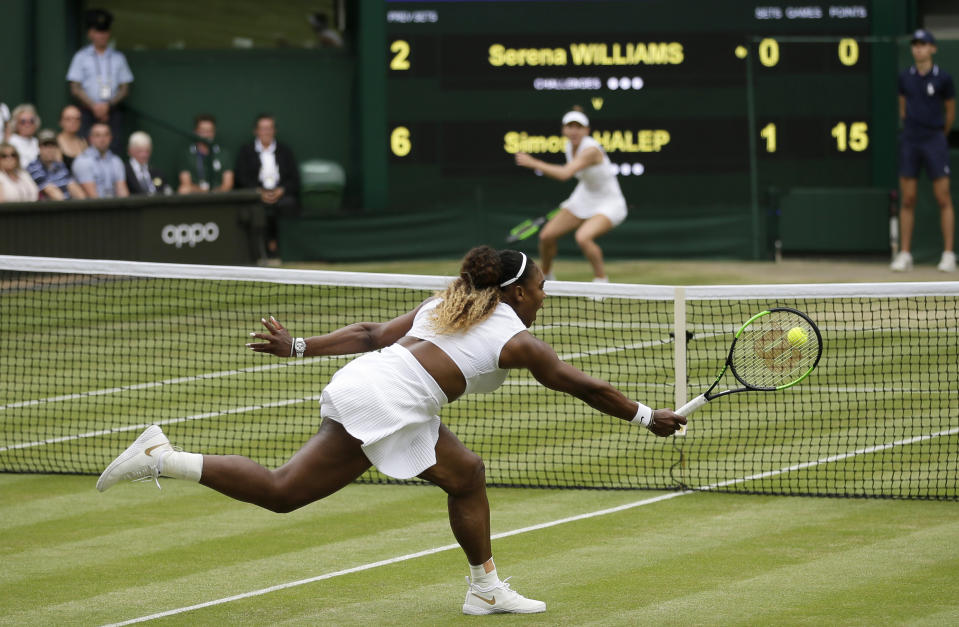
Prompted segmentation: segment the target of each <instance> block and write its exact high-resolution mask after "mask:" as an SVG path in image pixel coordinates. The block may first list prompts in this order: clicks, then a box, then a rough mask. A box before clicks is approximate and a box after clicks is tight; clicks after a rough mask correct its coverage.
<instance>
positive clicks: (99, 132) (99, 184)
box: [73, 122, 130, 198]
mask: <svg viewBox="0 0 959 627" xmlns="http://www.w3.org/2000/svg"><path fill="white" fill-rule="evenodd" d="M112 139H113V135H112V133H110V126H109V125H108V124H106V123H105V122H96V123H95V124H94V125H93V127H92V128H91V129H90V147H89V148H87V149H86V150H84V151H83V152H82V153H80V156H79V157H77V158H76V159H75V160H74V162H73V176H74V177H75V178H76V179H77V182H78V183H80V186H81V187H83V191H84V192H86V194H87V196H88V197H89V198H125V197H126V196H129V195H130V191H129V190H128V189H127V181H126V172H125V171H124V169H123V161H121V160H120V157H118V156H116V155H115V154H113V153H112V152H110V141H111V140H112Z"/></svg>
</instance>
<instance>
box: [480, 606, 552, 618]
mask: <svg viewBox="0 0 959 627" xmlns="http://www.w3.org/2000/svg"><path fill="white" fill-rule="evenodd" d="M545 611H546V606H545V605H543V607H542V608H535V609H529V610H498V609H496V608H490V609H486V608H485V607H476V606H475V605H463V613H464V614H467V615H469V616H487V615H489V614H540V613H542V612H545Z"/></svg>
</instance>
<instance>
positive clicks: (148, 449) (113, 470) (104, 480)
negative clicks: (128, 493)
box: [97, 425, 173, 492]
mask: <svg viewBox="0 0 959 627" xmlns="http://www.w3.org/2000/svg"><path fill="white" fill-rule="evenodd" d="M172 450H173V446H171V445H170V440H168V439H167V437H166V435H164V434H163V429H161V428H160V427H158V426H156V425H150V426H149V427H147V430H146V431H144V432H143V433H141V434H140V437H138V438H137V439H136V440H135V441H134V442H133V444H131V445H130V446H129V447H128V448H127V450H125V451H123V452H122V453H120V455H119V456H118V457H117V458H116V459H115V460H113V462H112V463H111V464H110V465H109V466H107V469H106V470H104V471H103V474H102V475H100V478H99V479H98V480H97V490H99V491H100V492H105V491H107V490H108V489H109V488H112V487H113V486H114V485H116V484H117V483H119V482H120V481H122V480H124V479H125V480H127V481H145V480H149V479H153V480H154V481H156V484H157V487H158V488H159V487H160V481H159V480H158V479H157V477H159V476H160V471H159V469H158V468H157V463H158V462H159V461H160V460H159V455H160V453H162V452H164V451H172Z"/></svg>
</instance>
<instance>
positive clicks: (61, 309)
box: [0, 256, 959, 500]
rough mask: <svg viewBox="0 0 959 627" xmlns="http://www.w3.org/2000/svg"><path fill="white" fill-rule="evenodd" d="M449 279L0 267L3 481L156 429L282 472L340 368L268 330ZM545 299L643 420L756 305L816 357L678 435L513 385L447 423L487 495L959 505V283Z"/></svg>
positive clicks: (361, 315) (570, 350) (312, 426)
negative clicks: (265, 335)
mask: <svg viewBox="0 0 959 627" xmlns="http://www.w3.org/2000/svg"><path fill="white" fill-rule="evenodd" d="M448 280H449V278H448V277H427V276H410V275H387V274H369V273H342V272H320V271H302V270H279V269H267V268H242V267H213V266H187V265H173V264H144V263H135V262H117V261H112V262H111V261H90V260H76V259H53V258H34V257H11V256H0V319H2V320H4V322H5V331H4V339H3V349H2V351H0V377H2V380H3V381H4V385H3V387H2V391H0V471H4V472H43V473H83V474H99V472H100V471H101V470H102V469H103V468H104V467H105V466H106V465H107V464H108V463H109V462H110V461H111V460H112V459H113V457H114V456H115V455H116V454H117V453H118V452H119V451H121V450H123V449H124V448H125V447H126V446H127V445H128V444H129V442H131V441H132V440H133V438H134V437H135V436H136V435H137V434H138V433H139V432H140V431H141V430H142V429H143V428H145V427H146V426H147V425H149V424H160V425H163V427H164V430H165V431H166V432H167V433H168V435H169V436H170V439H171V441H172V442H173V443H174V444H176V445H178V446H181V447H183V448H184V449H186V450H189V451H194V452H202V453H212V454H227V453H238V454H242V455H247V456H249V457H251V458H253V459H255V460H256V461H258V462H260V463H262V464H263V465H265V466H267V467H276V466H278V465H280V464H282V463H283V462H284V461H286V460H287V459H288V458H289V457H290V456H291V455H292V454H293V453H294V452H295V451H296V450H297V449H298V448H299V447H300V446H301V445H302V444H303V443H304V442H305V441H306V440H307V438H309V437H310V436H311V435H312V434H313V433H314V432H315V431H316V429H317V427H318V423H319V407H318V405H317V402H318V400H319V395H320V393H321V391H322V389H323V386H324V384H325V383H326V382H327V381H328V380H329V379H330V377H331V376H332V375H333V373H334V372H335V371H336V370H337V369H338V368H340V367H341V366H343V365H344V364H345V363H347V362H348V361H349V359H350V358H351V357H349V356H346V357H313V358H305V359H295V360H284V359H277V358H275V357H271V356H267V355H259V354H255V353H252V352H250V351H249V350H248V349H246V348H245V347H244V344H245V343H246V342H247V341H249V333H250V332H252V331H259V330H260V329H261V328H262V327H261V326H260V323H259V320H260V318H261V317H265V316H269V315H274V316H276V318H277V319H278V320H279V321H281V322H282V323H283V324H284V325H285V326H286V327H287V328H289V329H291V332H292V333H294V334H295V335H300V336H309V335H318V334H321V333H325V332H328V331H331V330H333V329H336V328H339V327H341V326H344V325H346V324H349V323H352V322H357V321H361V320H368V321H383V320H388V319H390V318H393V317H395V316H397V315H400V314H402V313H405V312H407V311H409V310H410V309H412V308H414V307H415V306H416V305H418V304H419V303H420V302H422V301H423V300H424V299H425V298H427V297H428V296H429V295H431V294H432V293H433V292H435V291H436V290H438V289H442V288H443V287H444V286H445V285H446V282H447V281H448ZM546 291H547V294H548V295H549V298H548V299H547V301H546V306H545V307H544V309H543V310H542V311H541V312H540V314H539V317H538V319H537V321H536V323H535V324H534V325H533V327H532V328H531V331H532V332H533V333H534V334H535V335H537V336H538V337H540V338H541V339H543V340H545V341H547V342H548V343H550V344H551V345H552V346H553V347H554V348H555V350H556V352H557V353H558V354H559V355H560V357H562V358H563V359H565V360H567V361H569V362H570V363H572V364H574V365H575V366H577V367H579V368H580V369H582V370H584V371H586V372H587V373H589V374H591V375H593V376H596V377H599V378H602V379H605V380H608V381H610V382H612V383H613V384H614V385H616V386H617V387H618V388H619V389H621V390H622V391H623V392H624V393H625V394H626V395H627V396H629V397H630V398H634V399H637V400H641V401H642V402H644V403H646V404H647V405H651V406H653V407H675V406H678V405H679V404H681V403H683V402H684V401H685V400H687V399H689V398H692V397H693V396H695V395H697V394H699V393H701V392H703V391H704V390H705V389H706V388H707V387H708V386H709V384H710V383H712V380H713V378H714V377H715V376H716V375H717V373H718V372H719V369H720V367H721V365H722V362H723V360H724V359H725V356H726V351H727V350H728V347H729V343H730V341H731V340H732V336H733V334H734V332H735V331H736V329H738V328H739V326H740V325H741V324H742V323H743V322H744V321H745V320H746V319H748V318H749V317H750V316H751V315H753V314H754V313H756V312H758V311H761V310H763V309H766V308H769V307H773V306H788V307H795V308H797V309H800V310H801V311H804V312H806V313H807V314H808V315H809V316H810V317H811V318H812V319H813V320H815V321H816V322H817V323H818V324H819V326H820V329H821V331H822V334H823V339H824V343H825V351H824V354H823V358H822V360H821V362H820V364H819V367H818V368H817V370H816V371H815V372H813V374H812V375H811V376H810V378H808V379H807V380H805V381H803V382H802V383H801V384H800V385H799V386H796V387H794V388H790V389H788V390H783V391H781V392H775V393H746V394H735V395H732V396H729V397H724V398H721V399H717V400H716V401H715V402H713V403H710V404H709V405H707V406H706V407H705V408H703V409H702V410H700V411H699V412H697V413H696V414H694V415H693V416H692V417H691V418H690V425H689V432H688V435H686V436H685V437H682V438H679V437H673V438H656V437H654V436H652V434H650V433H648V432H647V431H645V430H643V429H638V428H635V427H632V426H630V425H628V424H626V423H624V422H621V421H618V420H616V419H614V418H611V417H608V416H604V415H602V414H600V413H599V412H597V411H595V410H593V409H591V408H590V407H588V406H587V405H585V404H583V403H582V402H580V401H578V400H576V399H574V398H571V397H568V396H565V395H563V394H560V393H556V392H553V391H550V390H547V389H545V388H543V387H542V386H540V385H539V384H538V383H537V382H536V381H535V380H534V379H533V378H532V377H531V376H530V375H529V374H528V373H526V372H522V371H514V372H512V373H511V374H510V376H509V378H508V379H507V382H506V384H505V385H504V386H503V387H502V388H500V390H498V391H497V392H495V393H492V394H486V395H475V396H467V397H464V398H462V399H460V400H459V401H457V402H455V403H453V404H451V405H449V406H447V407H446V408H444V410H443V414H442V417H443V420H444V422H445V423H446V424H447V425H448V426H449V427H450V428H451V429H452V430H453V432H454V433H456V434H457V435H458V436H459V438H460V439H461V440H463V442H464V443H465V444H466V445H467V446H469V447H470V448H472V449H473V450H475V451H476V452H477V453H479V454H480V455H481V456H482V457H483V459H484V461H485V462H486V467H487V479H488V482H489V483H490V484H491V485H501V486H531V487H544V488H545V487H551V488H552V487H563V488H570V487H575V488H606V489H636V488H639V489H702V490H715V491H726V492H744V493H761V494H789V495H829V496H854V497H895V498H924V499H948V500H957V499H959V488H957V481H959V480H957V477H959V393H957V383H959V312H957V302H959V284H957V283H888V284H846V285H778V286H777V285H772V286H714V287H670V286H648V285H595V284H582V283H565V282H550V283H548V284H547V290H546ZM676 337H678V338H685V341H684V342H680V343H679V344H677V343H676V342H675V341H674V338H676ZM733 383H734V382H733ZM733 383H731V385H732V384H733ZM361 481H364V482H388V481H390V480H389V479H388V478H387V477H385V476H383V475H381V474H379V473H378V472H376V471H375V470H371V471H369V472H368V473H367V474H365V475H364V476H363V477H362V478H361Z"/></svg>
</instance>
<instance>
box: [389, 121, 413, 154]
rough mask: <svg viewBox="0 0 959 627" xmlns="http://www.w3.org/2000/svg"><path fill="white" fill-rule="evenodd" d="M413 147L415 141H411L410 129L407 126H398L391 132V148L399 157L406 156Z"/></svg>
mask: <svg viewBox="0 0 959 627" xmlns="http://www.w3.org/2000/svg"><path fill="white" fill-rule="evenodd" d="M412 149H413V142H411V141H410V129H408V128H406V127H405V126H397V127H396V128H394V129H393V132H392V133H390V150H391V151H393V154H394V155H396V156H397V157H405V156H406V155H408V154H410V150H412Z"/></svg>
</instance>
